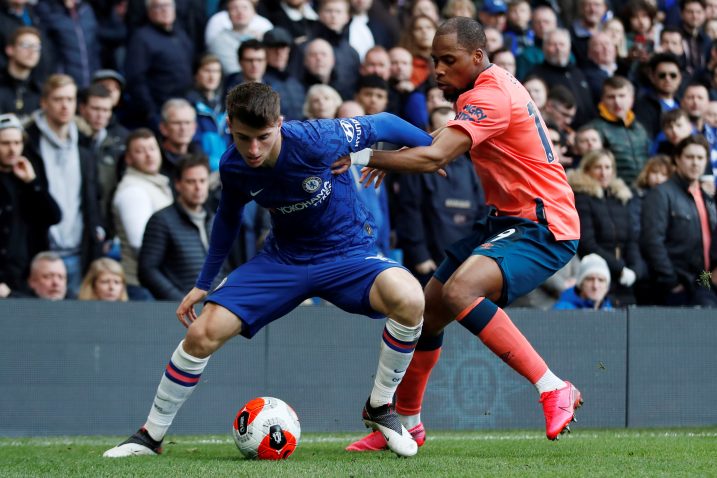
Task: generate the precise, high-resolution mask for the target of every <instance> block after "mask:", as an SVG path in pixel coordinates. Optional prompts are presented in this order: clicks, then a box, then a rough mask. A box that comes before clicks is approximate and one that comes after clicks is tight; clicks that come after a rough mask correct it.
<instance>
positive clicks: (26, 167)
mask: <svg viewBox="0 0 717 478" xmlns="http://www.w3.org/2000/svg"><path fill="white" fill-rule="evenodd" d="M12 172H13V174H14V175H15V176H17V178H18V179H19V180H20V181H22V182H24V183H29V182H31V181H33V180H34V179H35V178H36V177H37V175H36V174H35V168H33V167H32V164H31V163H30V161H29V160H28V159H27V158H26V157H25V156H20V157H19V158H17V162H16V163H15V164H14V165H13V167H12Z"/></svg>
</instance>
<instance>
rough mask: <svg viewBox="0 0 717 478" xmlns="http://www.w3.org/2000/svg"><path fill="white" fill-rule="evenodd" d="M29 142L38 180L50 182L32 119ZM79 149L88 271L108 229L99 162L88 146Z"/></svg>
mask: <svg viewBox="0 0 717 478" xmlns="http://www.w3.org/2000/svg"><path fill="white" fill-rule="evenodd" d="M25 132H26V133H27V138H28V139H27V141H26V142H25V156H27V159H29V160H30V162H31V163H32V166H33V168H35V173H36V174H37V177H38V179H40V181H42V182H43V184H45V185H47V173H46V172H45V164H44V163H43V161H42V157H41V155H40V136H41V133H40V129H39V128H38V127H37V125H36V124H35V123H34V122H33V123H32V124H30V126H29V127H28V128H27V129H26V130H25ZM78 149H79V152H80V171H81V174H82V188H81V191H80V195H81V203H82V220H83V222H84V229H83V231H82V243H81V245H80V255H81V262H82V271H83V272H84V271H86V270H87V268H88V267H89V265H90V262H92V261H93V260H95V259H97V258H98V257H100V255H101V252H102V241H103V240H104V236H105V232H104V231H106V230H107V229H106V227H105V225H104V223H103V222H102V215H101V214H100V192H99V188H98V185H97V164H96V161H95V157H94V155H93V154H92V153H91V152H90V151H89V150H87V148H84V147H82V146H81V145H80V146H79V147H78Z"/></svg>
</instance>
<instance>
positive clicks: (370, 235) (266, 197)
mask: <svg viewBox="0 0 717 478" xmlns="http://www.w3.org/2000/svg"><path fill="white" fill-rule="evenodd" d="M227 116H228V118H229V124H230V129H231V133H232V136H233V139H234V145H233V146H231V147H230V148H229V149H228V150H227V151H226V152H225V153H224V155H223V157H222V159H221V162H220V166H219V172H220V176H221V181H222V197H221V201H220V204H219V207H218V209H217V215H216V219H215V222H214V226H213V229H212V233H211V239H210V244H209V252H208V255H207V258H206V260H205V262H204V266H203V268H202V271H201V273H200V275H199V278H198V280H197V282H196V285H195V287H194V288H193V289H192V290H191V291H190V292H189V293H188V294H187V295H186V297H185V298H184V299H183V301H182V303H181V304H180V305H179V307H178V308H177V317H178V318H179V320H180V321H181V322H182V324H184V325H185V326H186V327H188V330H187V334H186V336H185V338H184V340H183V341H182V342H180V344H179V346H178V347H177V349H176V350H175V351H174V353H173V354H172V357H171V359H170V361H169V364H168V365H167V367H166V369H165V373H164V376H163V377H162V379H161V381H160V383H159V387H158V388H157V393H156V395H155V397H154V402H153V404H152V407H151V409H150V412H149V416H148V417H147V421H146V422H145V424H144V425H143V426H142V427H141V428H140V429H139V431H137V432H136V433H135V434H134V435H132V436H131V437H130V438H129V439H127V440H126V441H124V442H123V443H121V444H119V445H118V446H116V447H114V448H112V449H110V450H107V451H106V452H105V453H104V456H105V457H111V458H115V457H126V456H133V455H157V454H159V453H161V445H162V440H163V438H164V436H165V434H166V432H167V430H168V428H169V426H170V425H171V423H172V421H173V419H174V417H175V416H176V414H177V412H178V410H179V408H180V407H181V405H182V404H183V403H184V402H185V401H186V400H187V398H188V397H189V395H190V394H191V393H192V391H193V390H194V388H195V387H196V385H197V384H198V383H199V379H200V376H201V374H202V371H203V370H204V368H205V366H206V364H207V361H208V360H209V357H210V355H211V354H212V353H214V352H215V351H216V350H218V349H219V348H220V347H221V346H222V345H223V344H224V342H226V341H227V340H229V339H230V338H232V337H234V336H235V335H243V336H244V337H246V338H251V337H252V336H253V335H254V334H256V333H257V332H258V331H259V330H260V329H261V328H262V327H264V326H265V325H267V324H268V323H270V322H272V321H274V320H276V319H278V318H280V317H282V316H284V315H286V314H287V313H289V312H290V311H291V310H293V309H294V308H295V307H297V306H298V305H299V304H301V303H302V302H303V301H304V300H305V299H307V298H310V297H321V298H323V299H325V300H327V301H329V302H332V303H333V304H335V305H337V306H338V307H340V308H342V309H344V310H346V311H348V312H352V313H357V314H363V315H367V316H369V317H372V318H382V317H387V320H386V326H385V327H384V330H383V334H382V339H381V345H380V352H379V361H378V369H377V372H376V377H375V380H374V385H373V389H372V391H371V394H370V396H369V399H368V400H367V401H366V405H365V407H364V410H363V420H364V422H365V423H366V425H367V426H370V427H372V428H374V429H375V430H377V431H380V432H381V433H382V434H383V435H384V436H385V438H386V441H387V442H388V444H389V447H390V448H391V450H392V451H393V452H395V453H396V454H397V455H399V456H412V455H415V454H416V452H417V449H418V447H417V445H416V442H415V441H414V440H413V438H412V437H411V435H410V434H409V433H408V431H407V430H406V428H405V427H404V426H403V425H402V424H401V422H400V420H399V418H398V415H397V414H396V412H395V410H394V408H393V405H392V401H393V396H394V393H395V392H396V388H397V387H398V384H399V383H400V382H401V379H402V378H403V375H404V374H405V371H406V369H407V368H408V365H409V363H410V361H411V357H412V356H413V350H414V348H415V346H416V342H417V341H418V338H419V336H420V334H421V326H422V323H423V307H424V299H423V291H422V290H421V286H420V284H419V283H418V281H417V280H416V279H415V278H414V277H413V276H412V275H411V274H410V273H409V272H408V271H407V270H406V269H405V268H403V267H402V266H400V265H399V264H398V263H396V262H394V261H391V260H389V259H386V258H383V257H379V256H377V255H376V252H375V247H374V245H375V237H376V231H375V226H374V223H373V219H372V217H371V215H370V214H369V213H368V211H367V210H366V209H365V208H364V206H363V205H362V203H361V202H360V201H358V200H357V198H356V193H355V187H354V185H353V182H352V179H351V177H350V176H349V175H347V174H343V175H332V173H331V168H330V166H331V164H332V163H333V162H334V161H335V160H336V159H338V158H339V157H341V156H345V155H348V154H350V153H355V152H358V151H360V150H363V149H364V148H367V147H368V146H370V145H371V144H373V143H376V142H378V141H390V142H392V143H394V144H402V145H406V146H419V145H421V146H426V145H430V144H431V137H430V136H429V135H428V134H427V133H425V132H424V131H421V130H420V129H418V128H415V127H413V126H411V125H410V124H408V123H406V122H404V121H402V120H400V119H398V118H397V117H395V116H393V115H390V114H387V113H381V114H378V115H372V116H360V117H356V118H344V119H332V120H313V121H288V122H283V121H282V118H281V117H280V114H279V95H278V94H277V93H276V92H275V91H273V90H272V89H271V88H270V87H269V86H266V85H264V84H260V83H245V84H241V85H239V86H237V87H235V88H234V89H233V90H232V91H231V92H230V93H229V95H228V98H227ZM251 200H255V201H256V202H257V203H258V204H260V205H261V206H263V207H265V208H268V209H269V211H270V212H271V217H272V231H271V233H270V235H269V236H268V237H267V239H266V242H265V246H264V249H263V250H262V251H261V252H260V253H259V254H258V255H257V256H256V257H254V258H253V259H251V260H250V261H249V262H247V263H246V264H243V265H242V266H240V267H239V268H237V269H236V270H234V271H233V272H232V273H231V274H229V276H228V277H226V278H225V279H224V280H223V281H222V282H221V283H220V284H219V286H217V288H216V289H214V290H213V291H211V293H208V291H209V289H210V286H211V284H212V281H213V280H214V278H215V277H216V275H217V273H218V272H219V269H220V267H221V265H222V263H223V262H224V259H225V258H226V256H227V253H228V251H229V249H230V247H231V245H232V243H233V242H234V239H235V237H236V235H237V231H238V229H239V225H240V223H241V217H242V209H243V206H244V204H246V203H248V202H249V201H251ZM202 300H204V301H205V305H204V308H203V309H202V312H201V314H200V315H199V317H197V316H196V313H195V311H194V305H195V304H197V303H199V302H201V301H202Z"/></svg>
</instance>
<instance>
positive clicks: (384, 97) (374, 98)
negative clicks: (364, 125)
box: [354, 75, 425, 115]
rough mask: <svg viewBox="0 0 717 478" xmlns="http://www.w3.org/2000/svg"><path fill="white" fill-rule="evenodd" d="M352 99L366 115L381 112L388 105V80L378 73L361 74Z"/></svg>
mask: <svg viewBox="0 0 717 478" xmlns="http://www.w3.org/2000/svg"><path fill="white" fill-rule="evenodd" d="M354 99H355V100H356V101H357V102H358V103H359V104H360V105H361V107H362V108H363V110H364V111H365V114H367V115H375V114H378V113H383V112H384V111H386V106H387V105H388V82H387V81H386V80H384V79H383V78H381V77H380V76H378V75H367V76H361V77H359V81H358V87H357V89H356V96H355V98H354ZM424 104H425V102H424Z"/></svg>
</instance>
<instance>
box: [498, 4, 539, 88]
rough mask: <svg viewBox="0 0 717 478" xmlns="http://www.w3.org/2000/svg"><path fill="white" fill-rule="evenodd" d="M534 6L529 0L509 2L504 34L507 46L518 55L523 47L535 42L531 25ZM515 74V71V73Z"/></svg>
mask: <svg viewBox="0 0 717 478" xmlns="http://www.w3.org/2000/svg"><path fill="white" fill-rule="evenodd" d="M532 13H533V12H532V7H531V5H530V2H529V1H528V0H512V1H510V2H508V13H507V17H506V26H505V31H504V32H503V36H504V37H505V42H506V47H507V48H508V49H509V50H510V51H511V53H513V55H515V56H516V57H517V56H519V55H521V54H522V53H523V49H524V48H526V47H529V46H532V45H533V44H534V43H535V32H534V31H533V29H532V28H531V26H530V17H531V15H532ZM514 74H515V73H514Z"/></svg>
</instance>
